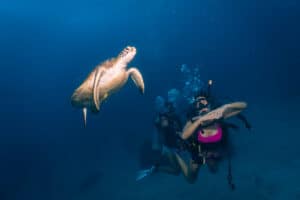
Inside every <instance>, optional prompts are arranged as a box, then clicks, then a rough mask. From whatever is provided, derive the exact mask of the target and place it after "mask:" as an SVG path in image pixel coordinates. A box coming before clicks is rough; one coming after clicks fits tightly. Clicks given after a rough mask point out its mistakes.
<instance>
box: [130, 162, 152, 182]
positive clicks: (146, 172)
mask: <svg viewBox="0 0 300 200" xmlns="http://www.w3.org/2000/svg"><path fill="white" fill-rule="evenodd" d="M156 169H157V166H156V165H153V166H152V167H151V168H149V169H145V170H141V171H138V172H137V175H136V179H135V180H136V181H140V180H142V179H143V178H145V177H147V176H149V175H151V174H152V173H153V172H155V170H156Z"/></svg>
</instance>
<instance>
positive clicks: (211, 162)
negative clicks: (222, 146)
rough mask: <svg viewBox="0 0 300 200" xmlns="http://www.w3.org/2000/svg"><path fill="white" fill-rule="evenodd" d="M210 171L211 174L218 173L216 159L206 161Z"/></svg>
mask: <svg viewBox="0 0 300 200" xmlns="http://www.w3.org/2000/svg"><path fill="white" fill-rule="evenodd" d="M206 163H207V166H208V169H209V171H210V172H211V173H213V174H215V173H216V172H217V171H218V161H217V160H216V159H214V158H209V159H207V160H206Z"/></svg>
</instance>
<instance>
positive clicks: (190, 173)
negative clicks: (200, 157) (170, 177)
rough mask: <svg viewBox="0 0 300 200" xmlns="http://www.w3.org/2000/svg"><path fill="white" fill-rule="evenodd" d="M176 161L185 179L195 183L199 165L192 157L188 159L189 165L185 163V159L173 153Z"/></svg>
mask: <svg viewBox="0 0 300 200" xmlns="http://www.w3.org/2000/svg"><path fill="white" fill-rule="evenodd" d="M175 156H176V159H177V162H178V164H179V167H180V169H181V171H182V173H183V175H184V177H185V178H186V180H187V181H188V182H189V183H195V181H196V180H197V175H198V170H199V167H200V165H199V164H197V163H195V162H194V161H193V160H192V159H191V160H190V163H189V166H188V165H187V164H186V163H185V161H184V160H183V159H182V158H181V157H180V156H179V155H178V154H177V153H175Z"/></svg>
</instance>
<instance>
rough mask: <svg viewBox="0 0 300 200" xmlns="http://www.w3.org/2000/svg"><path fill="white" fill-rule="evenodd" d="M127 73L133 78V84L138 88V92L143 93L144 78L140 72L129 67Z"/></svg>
mask: <svg viewBox="0 0 300 200" xmlns="http://www.w3.org/2000/svg"><path fill="white" fill-rule="evenodd" d="M127 73H128V75H130V77H131V79H132V80H133V82H134V84H135V85H136V86H137V87H138V88H139V90H140V92H141V93H142V94H144V92H145V85H144V80H143V76H142V74H141V72H140V71H139V70H138V69H136V68H130V69H129V70H128V71H127Z"/></svg>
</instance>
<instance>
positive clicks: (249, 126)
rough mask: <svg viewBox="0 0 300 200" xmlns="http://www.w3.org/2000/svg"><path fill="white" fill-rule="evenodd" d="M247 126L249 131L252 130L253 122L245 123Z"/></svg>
mask: <svg viewBox="0 0 300 200" xmlns="http://www.w3.org/2000/svg"><path fill="white" fill-rule="evenodd" d="M245 127H246V128H247V129H248V130H249V131H251V129H252V126H251V124H249V123H246V124H245Z"/></svg>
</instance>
